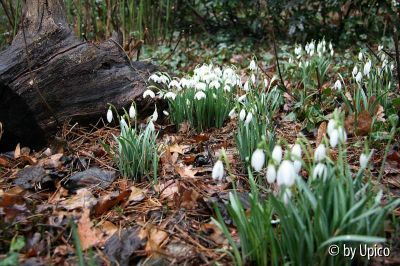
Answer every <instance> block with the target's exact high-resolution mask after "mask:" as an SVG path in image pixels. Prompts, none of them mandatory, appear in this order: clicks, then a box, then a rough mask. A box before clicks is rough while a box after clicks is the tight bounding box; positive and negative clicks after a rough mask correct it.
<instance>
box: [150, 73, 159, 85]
mask: <svg viewBox="0 0 400 266" xmlns="http://www.w3.org/2000/svg"><path fill="white" fill-rule="evenodd" d="M149 80H152V81H154V82H155V83H160V77H159V76H158V75H157V74H153V75H151V76H150V77H149Z"/></svg>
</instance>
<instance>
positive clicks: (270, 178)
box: [266, 164, 276, 184]
mask: <svg viewBox="0 0 400 266" xmlns="http://www.w3.org/2000/svg"><path fill="white" fill-rule="evenodd" d="M266 175H267V182H268V183H269V184H272V183H274V182H275V179H276V167H275V165H273V164H268V167H267V174H266Z"/></svg>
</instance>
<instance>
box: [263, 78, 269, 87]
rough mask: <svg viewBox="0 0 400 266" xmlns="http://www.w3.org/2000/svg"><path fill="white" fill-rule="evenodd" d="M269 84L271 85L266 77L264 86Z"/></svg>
mask: <svg viewBox="0 0 400 266" xmlns="http://www.w3.org/2000/svg"><path fill="white" fill-rule="evenodd" d="M268 85H269V81H268V79H264V86H265V88H268Z"/></svg>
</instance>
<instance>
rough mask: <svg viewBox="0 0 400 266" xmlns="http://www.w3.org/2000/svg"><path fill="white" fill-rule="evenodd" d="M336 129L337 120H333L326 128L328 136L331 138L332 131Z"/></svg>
mask: <svg viewBox="0 0 400 266" xmlns="http://www.w3.org/2000/svg"><path fill="white" fill-rule="evenodd" d="M335 128H336V120H335V119H331V120H329V122H328V126H327V127H326V132H327V133H328V136H329V137H330V136H331V134H332V131H333V130H334V129H335Z"/></svg>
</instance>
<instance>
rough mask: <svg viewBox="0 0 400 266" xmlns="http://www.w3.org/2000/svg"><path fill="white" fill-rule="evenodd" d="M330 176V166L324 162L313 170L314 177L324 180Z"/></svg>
mask: <svg viewBox="0 0 400 266" xmlns="http://www.w3.org/2000/svg"><path fill="white" fill-rule="evenodd" d="M327 176H328V168H327V167H326V165H325V164H323V163H318V164H317V165H316V166H315V167H314V170H313V175H312V177H313V179H318V178H321V179H322V180H324V181H325V180H326V178H327Z"/></svg>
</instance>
